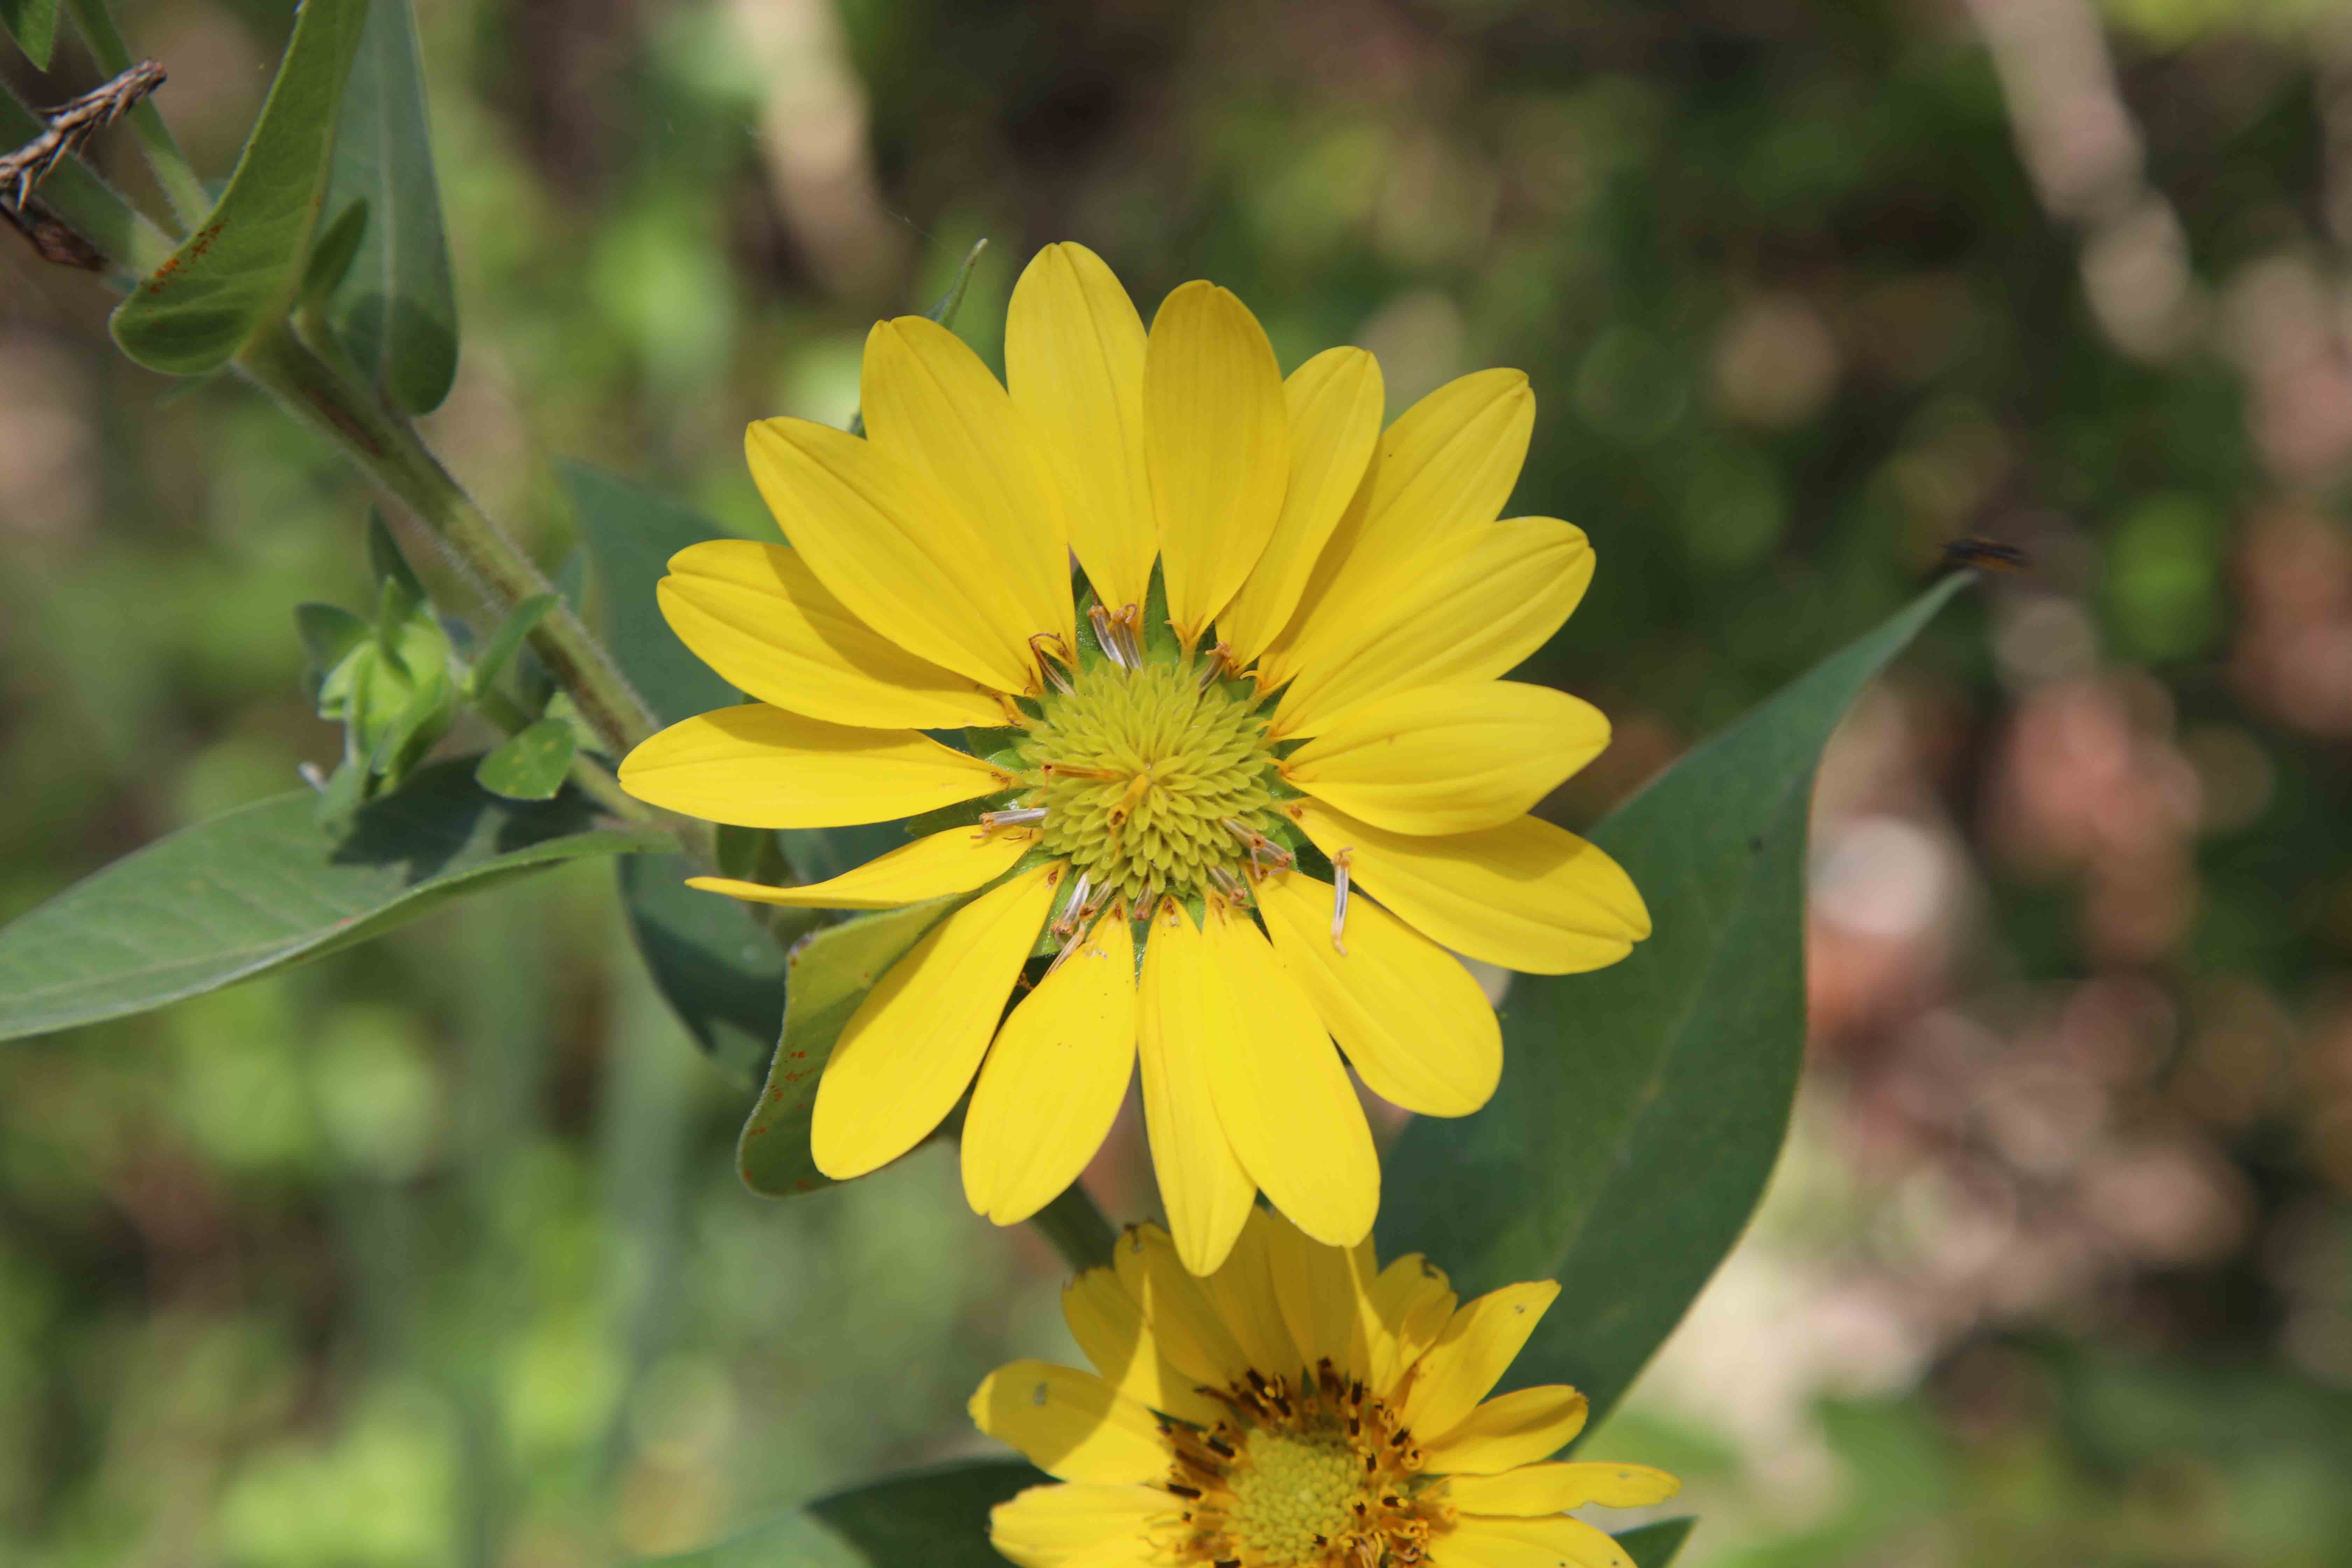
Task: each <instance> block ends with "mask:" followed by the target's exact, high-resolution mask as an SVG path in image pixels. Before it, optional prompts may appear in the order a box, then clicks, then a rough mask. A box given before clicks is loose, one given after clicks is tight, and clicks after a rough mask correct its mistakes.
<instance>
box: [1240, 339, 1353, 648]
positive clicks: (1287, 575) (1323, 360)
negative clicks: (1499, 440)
mask: <svg viewBox="0 0 2352 1568" xmlns="http://www.w3.org/2000/svg"><path fill="white" fill-rule="evenodd" d="M1282 401H1283V407H1284V409H1285V411H1286V413H1287V414H1288V415H1289V418H1290V482H1289V484H1288V486H1287V487H1286V489H1284V491H1283V498H1282V518H1281V521H1278V522H1276V524H1275V525H1274V534H1273V537H1272V538H1270V539H1268V540H1267V541H1266V545H1265V553H1264V554H1262V555H1260V556H1259V557H1258V560H1257V565H1256V567H1255V569H1254V570H1253V571H1252V572H1251V573H1250V574H1249V580H1248V581H1247V582H1245V583H1244V584H1242V585H1241V588H1240V591H1239V592H1237V593H1235V594H1234V597H1233V602H1232V603H1231V604H1229V605H1226V606H1225V607H1224V610H1223V612H1222V613H1221V614H1220V615H1219V616H1217V636H1218V637H1219V638H1221V639H1222V640H1223V642H1224V643H1225V644H1226V645H1227V646H1228V647H1230V648H1231V649H1232V650H1233V659H1234V663H1235V664H1236V665H1247V664H1248V663H1249V662H1250V661H1251V660H1252V659H1255V658H1257V656H1258V655H1259V654H1261V653H1264V652H1265V649H1266V647H1267V646H1268V645H1269V644H1271V643H1272V642H1273V641H1274V639H1275V637H1276V634H1278V633H1279V632H1280V631H1281V630H1282V628H1283V626H1284V624H1285V623H1286V622H1287V621H1288V620H1289V619H1290V613H1291V611H1292V610H1293V609H1295V608H1297V604H1298V596H1299V595H1301V594H1303V593H1305V592H1306V591H1307V575H1308V574H1310V573H1311V572H1313V570H1314V569H1315V562H1316V560H1317V558H1318V556H1320V555H1321V554H1322V552H1323V545H1324V542H1326V541H1327V540H1328V539H1329V538H1330V537H1331V531H1332V530H1333V529H1334V528H1336V527H1338V526H1339V517H1340V514H1341V513H1343V512H1345V511H1346V510H1348V503H1349V500H1351V499H1352V498H1353V497H1354V496H1355V494H1356V491H1357V489H1358V488H1359V487H1360V481H1361V480H1362V479H1363V478H1364V474H1365V471H1366V469H1367V468H1368V467H1369V466H1370V463H1371V460H1372V448H1373V447H1374V446H1375V445H1377V444H1378V442H1379V440H1380V434H1381V367H1380V362H1379V361H1377V360H1375V359H1373V358H1372V356H1371V355H1370V354H1369V353H1365V352H1364V351H1363V350H1362V349H1345V348H1342V349H1326V350H1324V351H1323V352H1322V353H1319V354H1317V355H1316V356H1315V357H1314V358H1313V359H1311V360H1308V361H1307V363H1305V364H1302V365H1300V366H1299V367H1298V368H1297V370H1294V371H1292V372H1291V373H1290V377H1289V379H1288V380H1286V381H1285V382H1284V383H1283V384H1282Z"/></svg>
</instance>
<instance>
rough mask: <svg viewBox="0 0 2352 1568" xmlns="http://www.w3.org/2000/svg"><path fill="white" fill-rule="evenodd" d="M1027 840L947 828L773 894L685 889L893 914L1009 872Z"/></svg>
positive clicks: (723, 886)
mask: <svg viewBox="0 0 2352 1568" xmlns="http://www.w3.org/2000/svg"><path fill="white" fill-rule="evenodd" d="M1030 843H1031V840H1030V839H1028V838H1026V837H1024V836H1023V835H1021V834H1019V833H1011V832H1000V833H985V832H982V830H981V829H979V828H976V827H950V828H949V829H948V830H947V831H946V832H944V833H934V834H932V835H930V836H929V837H927V838H918V839H916V840H915V841H914V842H913V843H912V844H909V845H908V846H907V847H905V848H903V849H893V850H891V851H890V852H889V853H888V854H887V855H884V856H880V857H878V858H875V859H872V860H868V861H867V862H866V864H865V865H863V866H859V867H857V868H855V869H853V870H848V871H844V872H843V873H842V874H841V875H840V876H838V877H834V878H830V879H826V880H824V881H822V882H810V883H808V884H806V885H805V886H803V887H798V888H772V887H770V886H768V885H767V884H766V883H764V882H743V881H738V880H737V879H734V878H732V877H688V879H686V885H687V886H688V887H689V888H699V889H702V890H703V891H704V892H706V893H724V894H726V895H727V896H728V897H729V898H730V899H744V900H750V901H751V902H752V903H755V904H786V905H791V906H793V907H796V908H801V909H811V910H895V909H898V908H899V907H900V906H902V905H905V904H919V903H921V902H922V901H923V900H925V899H937V898H941V897H944V896H945V895H947V894H949V893H969V892H970V891H971V890H972V889H974V888H977V887H981V886H982V885H984V884H986V883H989V882H992V881H994V880H995V879H997V878H999V877H1002V876H1003V875H1004V873H1005V872H1007V871H1010V870H1011V869H1013V862H1014V861H1016V860H1018V859H1020V858H1021V857H1022V856H1023V855H1024V854H1026V853H1028V850H1029V846H1030Z"/></svg>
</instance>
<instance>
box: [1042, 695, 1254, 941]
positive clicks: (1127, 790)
mask: <svg viewBox="0 0 2352 1568" xmlns="http://www.w3.org/2000/svg"><path fill="white" fill-rule="evenodd" d="M1069 684H1070V689H1069V690H1067V691H1054V692H1048V693H1047V694H1046V695H1045V697H1044V698H1042V699H1041V700H1039V703H1038V707H1039V710H1040V711H1041V713H1042V718H1041V719H1040V721H1039V722H1038V723H1037V724H1036V725H1035V726H1034V727H1033V728H1032V729H1031V730H1029V731H1028V732H1027V733H1026V734H1024V736H1023V737H1022V738H1021V739H1020V741H1019V742H1016V746H1015V749H1016V751H1017V752H1018V753H1019V755H1020V758H1021V764H1022V772H1021V785H1022V789H1023V792H1024V793H1023V795H1022V796H1021V799H1022V803H1023V805H1024V806H1029V807H1037V806H1042V807H1044V808H1045V819H1044V821H1043V823H1042V824H1040V829H1041V832H1042V835H1043V841H1044V845H1045V849H1046V850H1047V852H1048V853H1050V854H1054V855H1058V856H1063V857H1066V858H1068V860H1069V861H1070V863H1071V864H1072V865H1073V866H1074V867H1076V868H1077V870H1078V872H1079V873H1080V874H1081V875H1082V876H1084V877H1085V878H1086V879H1087V888H1088V889H1089V891H1090V894H1091V896H1092V898H1093V900H1095V901H1097V902H1101V901H1106V900H1110V899H1115V898H1117V899H1124V900H1127V903H1128V907H1129V910H1133V911H1136V912H1137V913H1138V914H1140V913H1141V912H1142V911H1144V910H1148V909H1149V908H1150V905H1151V903H1152V902H1153V901H1154V900H1157V899H1158V898H1159V896H1160V894H1162V893H1171V894H1173V895H1174V896H1175V897H1177V898H1179V899H1190V898H1193V897H1196V896H1206V895H1207V894H1208V893H1210V892H1212V891H1221V892H1223V893H1224V894H1225V896H1227V897H1229V898H1236V899H1238V898H1240V897H1241V886H1242V878H1243V874H1244V868H1246V867H1247V866H1248V864H1249V861H1250V858H1251V856H1252V853H1253V851H1254V848H1255V853H1256V854H1257V855H1258V856H1259V857H1260V858H1261V860H1262V861H1263V860H1264V859H1265V858H1268V857H1272V858H1283V852H1282V851H1280V850H1278V849H1276V848H1275V847H1273V845H1272V842H1271V841H1270V840H1269V839H1268V838H1267V837H1266V833H1267V831H1268V829H1269V828H1272V827H1274V826H1276V817H1275V816H1274V814H1273V812H1272V809H1271V808H1272V806H1273V805H1274V803H1275V799H1276V795H1275V793H1274V786H1275V784H1276V773H1275V757H1274V752H1273V750H1272V749H1271V748H1270V747H1269V746H1268V745H1267V743H1266V739H1265V719H1264V718H1263V717H1261V716H1260V715H1259V714H1258V712H1257V710H1256V704H1255V702H1253V701H1252V700H1251V699H1250V698H1249V696H1248V695H1246V694H1235V693H1233V692H1230V691H1228V690H1227V689H1226V686H1225V683H1224V682H1223V681H1219V680H1213V679H1211V680H1206V681H1205V682H1204V680H1203V679H1202V676H1201V674H1200V673H1199V672H1198V671H1196V670H1195V669H1193V668H1190V667H1189V666H1188V665H1183V664H1176V663H1164V662H1160V661H1156V660H1155V661H1150V662H1145V663H1141V664H1139V666H1138V667H1137V668H1132V669H1128V668H1120V666H1119V665H1118V664H1117V663H1114V662H1111V661H1108V660H1105V661H1104V662H1101V663H1098V664H1096V665H1094V666H1093V667H1092V668H1087V669H1083V670H1080V671H1078V672H1076V674H1074V675H1073V676H1072V677H1071V678H1070V682H1069Z"/></svg>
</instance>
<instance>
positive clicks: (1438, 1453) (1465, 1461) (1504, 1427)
mask: <svg viewBox="0 0 2352 1568" xmlns="http://www.w3.org/2000/svg"><path fill="white" fill-rule="evenodd" d="M1586 1413H1587V1412H1586V1405H1585V1399H1584V1395H1582V1394H1579V1393H1578V1392H1577V1391H1576V1390H1574V1389H1572V1388H1569V1387H1566V1386H1564V1385H1562V1384H1543V1385H1542V1386H1541V1387H1538V1388H1520V1389H1514V1390H1513V1391H1512V1392H1510V1393H1508V1394H1497V1395H1496V1396H1495V1397H1494V1398H1492V1399H1489V1400H1488V1401H1486V1404H1484V1405H1479V1406H1478V1407H1477V1408H1476V1409H1475V1410H1473V1411H1472V1412H1471V1413H1470V1414H1469V1415H1468V1416H1466V1417H1465V1419H1464V1420H1463V1421H1462V1422H1461V1423H1460V1424H1459V1425H1457V1426H1455V1427H1454V1430H1452V1431H1451V1432H1442V1433H1438V1434H1435V1435H1430V1434H1423V1435H1422V1444H1421V1447H1422V1453H1423V1460H1424V1462H1425V1464H1426V1465H1427V1467H1428V1468H1429V1471H1430V1473H1431V1474H1432V1475H1440V1476H1449V1475H1476V1476H1489V1475H1496V1474H1499V1473H1501V1472H1503V1471H1506V1470H1510V1469H1514V1468H1517V1467H1518V1466H1521V1465H1532V1464H1534V1463H1536V1462H1537V1461H1538V1460H1539V1459H1548V1458H1551V1456H1553V1455H1554V1454H1557V1453H1559V1451H1560V1450H1561V1449H1562V1448H1565V1447H1568V1446H1569V1444H1570V1443H1571V1442H1573V1441H1574V1440H1575V1438H1576V1435H1577V1434H1578V1433H1579V1432H1581V1431H1583V1430H1584V1418H1585V1415H1586Z"/></svg>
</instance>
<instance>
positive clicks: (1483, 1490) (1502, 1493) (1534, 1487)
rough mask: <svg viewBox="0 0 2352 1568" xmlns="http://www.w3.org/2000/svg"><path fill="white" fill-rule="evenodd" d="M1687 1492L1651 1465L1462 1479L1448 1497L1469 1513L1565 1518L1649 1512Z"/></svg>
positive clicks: (1552, 1468)
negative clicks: (1594, 1507)
mask: <svg viewBox="0 0 2352 1568" xmlns="http://www.w3.org/2000/svg"><path fill="white" fill-rule="evenodd" d="M1682 1489H1683V1484H1682V1482H1680V1481H1678V1480H1676V1479H1675V1478H1674V1477H1672V1476H1670V1475H1668V1474H1666V1472H1665V1471H1664V1470H1659V1469H1653V1468H1650V1467H1649V1466H1647V1465H1608V1464H1592V1463H1577V1464H1561V1465H1521V1466H1520V1467H1519V1468H1517V1469H1514V1470H1505V1471H1504V1472H1503V1473H1502V1474H1500V1475H1496V1476H1457V1477H1455V1478H1454V1479H1453V1480H1452V1481H1450V1482H1448V1483H1447V1495H1448V1497H1449V1498H1451V1500H1453V1503H1454V1507H1455V1508H1458V1509H1460V1510H1462V1511H1463V1512H1465V1513H1507V1514H1518V1515H1527V1516H1531V1515H1536V1514H1545V1513H1566V1512H1568V1511H1569V1510H1570V1509H1578V1508H1583V1507H1585V1506H1586V1505H1587V1504H1589V1503H1598V1504H1600V1505H1601V1507H1602V1508H1647V1507H1649V1506H1650V1505H1651V1504H1652V1503H1654V1502H1664V1501H1665V1500H1667V1499H1668V1498H1670V1497H1672V1496H1674V1495H1675V1493H1676V1492H1678V1491H1680V1490H1682Z"/></svg>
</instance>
